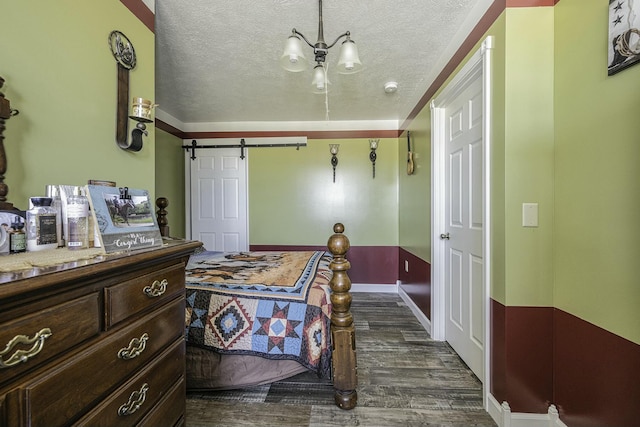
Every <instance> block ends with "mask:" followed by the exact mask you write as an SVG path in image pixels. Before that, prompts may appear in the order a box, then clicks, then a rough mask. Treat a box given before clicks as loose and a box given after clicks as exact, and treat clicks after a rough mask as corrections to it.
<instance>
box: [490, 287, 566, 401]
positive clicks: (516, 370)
mask: <svg viewBox="0 0 640 427" xmlns="http://www.w3.org/2000/svg"><path fill="white" fill-rule="evenodd" d="M491 346H492V351H491V394H493V396H494V397H495V398H496V399H497V400H498V402H503V401H505V400H506V401H507V402H508V403H509V406H510V407H511V410H512V411H513V412H527V413H546V412H547V410H548V409H549V405H550V404H551V403H553V368H554V367H553V308H551V307H514V306H508V307H505V306H504V305H502V304H500V303H499V302H497V301H494V300H491Z"/></svg>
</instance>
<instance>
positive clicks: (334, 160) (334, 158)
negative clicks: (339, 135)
mask: <svg viewBox="0 0 640 427" xmlns="http://www.w3.org/2000/svg"><path fill="white" fill-rule="evenodd" d="M339 149H340V144H329V152H330V153H331V166H333V182H336V166H338V150H339Z"/></svg>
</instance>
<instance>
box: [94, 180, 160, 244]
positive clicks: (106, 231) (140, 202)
mask: <svg viewBox="0 0 640 427" xmlns="http://www.w3.org/2000/svg"><path fill="white" fill-rule="evenodd" d="M85 193H86V194H87V195H88V197H89V205H90V206H91V214H92V215H93V219H94V222H95V224H97V226H98V229H99V233H98V234H99V236H100V243H101V244H102V247H103V248H104V249H105V252H106V253H113V252H128V251H133V250H137V249H147V248H153V247H157V246H158V247H159V246H162V236H161V235H160V228H159V227H158V222H157V219H156V216H155V214H154V212H153V205H152V203H151V200H150V198H149V192H148V191H146V190H137V189H130V188H128V187H120V188H116V187H105V186H101V185H87V186H86V191H85Z"/></svg>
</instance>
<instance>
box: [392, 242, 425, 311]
mask: <svg viewBox="0 0 640 427" xmlns="http://www.w3.org/2000/svg"><path fill="white" fill-rule="evenodd" d="M405 262H407V263H408V264H409V271H408V272H407V271H405V268H404V267H405ZM398 277H399V278H400V287H401V288H402V290H403V291H405V292H406V293H407V295H408V296H409V297H410V298H411V300H412V301H413V302H414V303H415V304H416V305H417V306H418V308H419V309H420V311H422V313H423V314H424V315H425V316H426V317H427V318H428V319H431V264H429V263H428V262H427V261H424V260H422V259H420V258H418V257H417V256H415V255H413V254H412V253H411V252H408V251H406V250H405V249H403V248H400V250H399V253H398Z"/></svg>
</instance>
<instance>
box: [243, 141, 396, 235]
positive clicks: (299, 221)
mask: <svg viewBox="0 0 640 427" xmlns="http://www.w3.org/2000/svg"><path fill="white" fill-rule="evenodd" d="M334 143H335V144H340V151H339V153H338V167H337V169H336V182H335V183H333V182H332V179H333V178H332V176H333V175H332V168H331V163H330V160H331V155H330V153H329V144H334ZM397 164H398V150H397V140H396V139H395V138H382V139H380V144H379V147H378V149H377V162H376V177H375V179H374V178H373V177H372V175H373V171H372V165H371V162H370V161H369V140H368V139H335V140H328V139H323V140H309V141H308V143H307V146H306V147H302V148H300V150H296V149H295V148H254V149H251V151H250V153H249V239H250V242H251V244H257V245H261V244H268V245H325V244H326V242H327V238H328V237H329V236H330V235H331V233H332V228H333V224H334V223H336V222H342V223H343V224H344V226H345V234H346V235H347V236H348V237H349V240H350V241H351V245H352V246H397V245H398V209H397V206H398V169H397Z"/></svg>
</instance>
